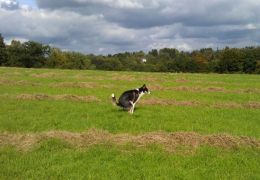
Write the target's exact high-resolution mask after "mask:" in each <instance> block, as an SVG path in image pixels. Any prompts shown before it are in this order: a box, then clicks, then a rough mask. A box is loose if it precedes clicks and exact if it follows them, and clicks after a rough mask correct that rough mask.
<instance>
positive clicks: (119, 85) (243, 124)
mask: <svg viewBox="0 0 260 180" xmlns="http://www.w3.org/2000/svg"><path fill="white" fill-rule="evenodd" d="M144 83H145V84H146V85H147V87H148V88H149V89H150V91H151V94H150V95H145V96H144V97H142V99H141V100H140V103H139V104H137V107H136V111H135V112H134V114H133V115H130V114H128V113H127V112H125V111H122V110H120V109H119V108H117V107H114V106H112V103H111V99H110V96H111V94H112V93H115V95H116V97H117V98H118V97H119V95H120V94H121V93H122V92H123V91H124V90H128V89H132V88H137V87H140V86H142V85H143V84H144ZM0 87H1V88H0V98H1V100H0V179H28V178H32V179H49V178H50V179H260V170H259V166H260V76H259V75H244V74H242V75H237V74H234V75H225V74H182V73H178V74H175V73H137V72H105V71H72V70H50V69H19V68H0Z"/></svg>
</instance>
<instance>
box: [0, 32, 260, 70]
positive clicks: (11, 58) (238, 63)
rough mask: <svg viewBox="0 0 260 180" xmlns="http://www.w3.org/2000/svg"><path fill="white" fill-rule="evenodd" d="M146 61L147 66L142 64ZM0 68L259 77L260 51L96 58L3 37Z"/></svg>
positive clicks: (170, 51) (154, 52) (171, 51)
mask: <svg viewBox="0 0 260 180" xmlns="http://www.w3.org/2000/svg"><path fill="white" fill-rule="evenodd" d="M143 59H146V62H143V61H142V60H143ZM0 65H1V66H14V67H26V68H31V67H33V68H61V69H98V70H113V71H150V72H192V73H195V72H199V73H209V72H216V73H257V74H260V47H245V48H229V47H226V48H225V49H222V50H213V49H212V48H204V49H200V50H194V51H192V52H184V51H179V50H177V49H175V48H163V49H159V50H157V49H152V50H151V51H149V52H148V53H144V52H143V51H139V52H125V53H118V54H114V55H110V54H109V55H107V56H104V55H93V54H89V55H86V54H82V53H79V52H70V51H62V50H60V49H58V48H54V47H50V46H49V45H44V44H42V43H39V42H34V41H28V42H24V43H21V42H20V41H15V40H13V41H12V42H11V44H10V45H6V44H5V43H4V39H3V37H2V35H1V34H0Z"/></svg>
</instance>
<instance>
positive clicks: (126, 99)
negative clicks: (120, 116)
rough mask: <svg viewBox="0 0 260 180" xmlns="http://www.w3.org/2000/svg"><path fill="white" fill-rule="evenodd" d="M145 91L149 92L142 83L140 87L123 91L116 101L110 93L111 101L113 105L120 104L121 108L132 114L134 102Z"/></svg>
mask: <svg viewBox="0 0 260 180" xmlns="http://www.w3.org/2000/svg"><path fill="white" fill-rule="evenodd" d="M146 93H148V94H150V91H149V90H148V88H147V87H146V85H145V84H144V85H143V86H142V87H140V88H137V89H133V90H128V91H125V92H124V93H123V94H122V95H121V96H120V98H119V100H118V102H116V97H115V94H112V102H113V104H114V105H117V106H120V107H122V108H123V109H125V110H127V111H128V112H129V113H131V114H133V113H134V108H135V105H136V103H137V102H138V101H139V100H140V98H141V97H142V96H143V95H144V94H146Z"/></svg>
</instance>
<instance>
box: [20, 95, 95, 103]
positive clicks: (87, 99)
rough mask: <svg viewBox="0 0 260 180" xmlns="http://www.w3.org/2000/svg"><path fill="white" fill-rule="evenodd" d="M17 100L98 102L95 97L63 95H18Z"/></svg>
mask: <svg viewBox="0 0 260 180" xmlns="http://www.w3.org/2000/svg"><path fill="white" fill-rule="evenodd" d="M16 98H17V99H21V100H45V99H52V100H69V101H83V102H97V101H100V100H99V99H98V98H97V97H95V96H77V95H71V94H63V95H47V94H20V95H17V96H16Z"/></svg>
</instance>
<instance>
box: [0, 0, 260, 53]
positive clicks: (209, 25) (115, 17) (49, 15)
mask: <svg viewBox="0 0 260 180" xmlns="http://www.w3.org/2000/svg"><path fill="white" fill-rule="evenodd" d="M0 33H1V34H2V36H3V37H4V39H5V42H6V43H7V44H8V43H10V42H11V40H13V39H16V40H20V41H22V42H24V41H28V40H33V41H38V42H41V43H44V44H49V45H51V46H53V47H58V48H60V49H62V50H71V51H79V52H83V53H93V54H114V53H119V52H125V51H129V52H132V51H140V50H142V51H145V52H147V51H149V50H151V49H161V48H164V47H168V48H176V49H179V50H185V51H191V50H194V49H200V48H208V47H211V48H214V49H217V48H219V49H221V48H224V47H226V46H229V47H245V46H259V45H260V0H0Z"/></svg>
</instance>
